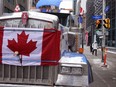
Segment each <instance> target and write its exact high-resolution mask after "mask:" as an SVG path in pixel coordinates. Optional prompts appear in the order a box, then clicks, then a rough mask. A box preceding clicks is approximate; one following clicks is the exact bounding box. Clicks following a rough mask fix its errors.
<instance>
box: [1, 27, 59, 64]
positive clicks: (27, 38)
mask: <svg viewBox="0 0 116 87" xmlns="http://www.w3.org/2000/svg"><path fill="white" fill-rule="evenodd" d="M51 31H54V32H51ZM59 58H60V31H58V30H55V29H49V31H48V29H36V30H28V28H27V30H26V29H23V28H7V27H0V63H1V64H9V65H17V66H33V65H57V64H58V61H59Z"/></svg>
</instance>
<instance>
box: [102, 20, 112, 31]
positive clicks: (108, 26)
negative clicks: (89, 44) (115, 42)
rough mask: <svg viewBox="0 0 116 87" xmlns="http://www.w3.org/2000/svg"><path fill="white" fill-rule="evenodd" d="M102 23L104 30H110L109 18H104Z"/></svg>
mask: <svg viewBox="0 0 116 87" xmlns="http://www.w3.org/2000/svg"><path fill="white" fill-rule="evenodd" d="M103 21H104V24H103V26H104V27H105V28H107V29H109V28H110V19H109V18H106V19H104V20H103Z"/></svg>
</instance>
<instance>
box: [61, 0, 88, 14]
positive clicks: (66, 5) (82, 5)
mask: <svg viewBox="0 0 116 87" xmlns="http://www.w3.org/2000/svg"><path fill="white" fill-rule="evenodd" d="M63 1H67V2H70V1H73V0H63ZM86 1H87V0H81V7H82V8H83V9H84V12H86ZM64 6H65V7H66V8H67V7H68V6H69V8H70V7H71V3H66V4H65V5H64Z"/></svg>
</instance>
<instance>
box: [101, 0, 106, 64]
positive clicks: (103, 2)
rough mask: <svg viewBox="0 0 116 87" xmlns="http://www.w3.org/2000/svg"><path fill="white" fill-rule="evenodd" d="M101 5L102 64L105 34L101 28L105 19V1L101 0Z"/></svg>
mask: <svg viewBox="0 0 116 87" xmlns="http://www.w3.org/2000/svg"><path fill="white" fill-rule="evenodd" d="M102 4H103V9H102V34H103V38H102V62H103V61H104V48H105V39H106V38H105V36H106V33H105V28H104V26H103V22H104V21H103V20H104V19H105V18H106V14H105V11H104V9H105V6H106V1H105V0H102Z"/></svg>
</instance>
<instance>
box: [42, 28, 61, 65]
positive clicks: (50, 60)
mask: <svg viewBox="0 0 116 87" xmlns="http://www.w3.org/2000/svg"><path fill="white" fill-rule="evenodd" d="M60 34H61V32H60V31H57V30H56V32H44V34H43V43H42V55H41V61H42V62H41V65H57V64H58V61H59V59H60Z"/></svg>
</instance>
